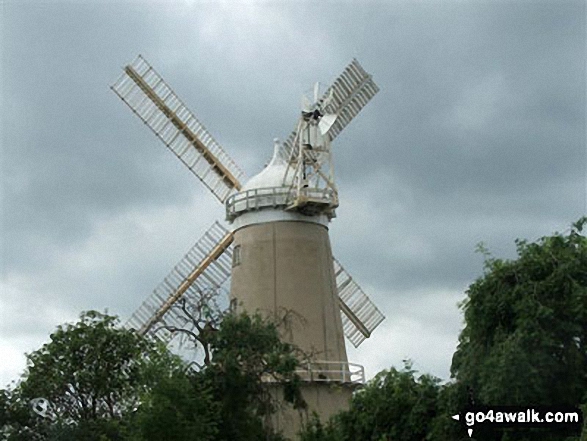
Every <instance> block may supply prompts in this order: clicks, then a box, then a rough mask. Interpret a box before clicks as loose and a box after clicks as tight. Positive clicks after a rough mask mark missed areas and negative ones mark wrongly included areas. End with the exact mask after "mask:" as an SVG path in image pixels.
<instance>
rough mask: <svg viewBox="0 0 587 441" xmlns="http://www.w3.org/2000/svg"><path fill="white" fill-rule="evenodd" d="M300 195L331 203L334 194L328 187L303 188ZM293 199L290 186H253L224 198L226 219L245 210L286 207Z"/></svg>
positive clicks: (293, 194) (231, 218) (230, 218)
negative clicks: (253, 187)
mask: <svg viewBox="0 0 587 441" xmlns="http://www.w3.org/2000/svg"><path fill="white" fill-rule="evenodd" d="M300 193H301V195H302V196H303V197H304V198H306V199H308V200H312V201H323V202H324V203H327V204H331V203H333V202H334V200H335V194H334V192H333V191H332V190H331V189H330V188H325V189H318V188H303V189H301V191H300ZM294 199H295V189H293V188H291V187H269V188H255V189H252V190H246V191H241V192H239V193H236V194H233V195H232V196H230V197H229V198H228V199H227V200H226V219H227V220H229V221H232V220H234V219H235V218H236V217H237V216H239V215H240V214H241V213H243V212H246V211H254V210H260V209H263V208H277V207H287V206H288V205H290V204H291V203H292V201H294Z"/></svg>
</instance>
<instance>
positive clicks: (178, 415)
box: [136, 311, 305, 441]
mask: <svg viewBox="0 0 587 441" xmlns="http://www.w3.org/2000/svg"><path fill="white" fill-rule="evenodd" d="M190 315H191V316H192V317H194V318H198V320H199V324H198V327H195V326H193V327H190V328H191V329H189V330H187V331H186V330H184V329H177V328H174V327H166V329H167V330H168V331H171V332H174V333H176V332H177V333H181V334H184V335H187V336H189V337H190V338H191V339H192V340H193V344H194V345H198V347H202V346H204V345H205V346H206V347H207V348H208V351H207V352H205V353H204V360H205V361H204V363H203V364H192V365H191V366H192V369H188V370H185V371H183V372H182V373H181V374H178V375H175V376H173V377H171V378H169V379H166V380H164V381H160V382H159V384H158V385H157V386H156V387H155V388H154V389H153V390H152V391H151V393H150V394H149V395H148V396H147V397H146V399H145V401H144V403H143V404H142V405H141V407H140V408H139V410H138V412H137V421H136V423H137V424H136V427H137V428H138V429H137V432H138V433H139V434H140V435H139V436H138V437H137V438H136V439H137V440H145V441H150V440H153V441H155V440H161V439H165V440H168V441H180V440H181V441H188V440H194V441H196V440H197V441H223V440H235V441H238V440H247V441H248V440H251V441H252V440H261V439H264V440H278V439H281V437H280V436H279V434H277V433H274V431H273V430H272V427H271V424H269V420H270V418H271V415H272V413H273V412H274V411H275V410H276V407H277V403H276V400H275V397H274V396H273V395H272V394H271V393H270V391H269V389H268V388H267V381H268V380H273V381H276V382H279V383H280V384H282V385H283V386H284V391H285V401H286V402H290V403H292V405H294V406H296V407H303V406H304V404H305V403H304V402H303V400H302V399H301V395H300V391H299V378H298V376H297V375H296V373H295V369H296V367H297V366H298V360H297V358H296V355H297V351H296V349H295V348H294V347H293V346H291V345H289V344H287V343H283V342H281V340H280V338H279V333H278V330H277V326H276V325H275V324H274V323H272V322H271V321H269V320H266V319H264V318H262V317H261V316H260V315H254V316H249V315H247V314H240V315H236V314H225V315H224V317H223V319H222V321H221V322H220V323H219V325H218V328H217V329H216V328H214V327H213V326H209V323H208V322H206V320H202V318H201V316H200V315H199V314H197V312H195V311H194V312H190ZM207 330H208V331H207ZM202 332H206V335H205V336H204V338H202V336H201V333H202Z"/></svg>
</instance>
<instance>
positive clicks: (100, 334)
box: [0, 311, 179, 440]
mask: <svg viewBox="0 0 587 441" xmlns="http://www.w3.org/2000/svg"><path fill="white" fill-rule="evenodd" d="M116 324H117V319H116V317H112V316H108V315H105V314H101V313H99V312H96V311H90V312H85V313H82V315H81V317H80V320H79V321H78V322H77V323H75V324H66V325H63V326H59V327H58V328H57V330H56V331H55V332H54V333H53V334H51V336H50V342H49V343H46V344H44V345H43V346H42V347H41V348H40V349H38V350H37V351H35V352H33V353H31V354H29V355H27V371H26V372H25V374H24V375H23V378H22V379H21V381H20V383H19V384H18V385H17V387H16V388H15V389H14V390H12V391H3V394H2V400H0V401H1V402H2V405H1V407H2V416H3V421H2V424H1V425H0V426H1V427H2V428H3V430H4V432H5V436H6V437H7V438H8V439H11V440H13V439H14V440H16V439H51V440H57V439H59V440H68V439H85V440H94V439H95V440H101V439H102V438H103V437H106V439H119V438H120V437H121V436H122V432H123V431H124V422H123V421H122V417H123V416H125V415H127V414H129V412H131V411H132V410H134V409H135V408H136V407H137V406H138V404H139V401H140V397H141V395H143V394H144V393H146V392H147V391H148V390H149V389H150V388H151V387H152V385H153V384H155V380H156V379H158V378H159V377H161V376H162V375H165V373H166V372H168V371H170V370H172V369H173V368H174V367H176V366H178V363H179V362H178V361H177V360H176V359H174V358H173V357H172V356H170V354H169V353H168V352H167V351H166V350H165V349H164V348H161V347H158V346H156V345H155V344H154V343H152V342H150V341H148V340H146V339H144V338H142V337H141V336H139V335H137V334H136V333H135V332H134V331H131V330H128V329H120V328H117V327H116ZM34 398H45V399H47V400H48V401H49V402H50V411H51V414H52V415H53V420H51V419H47V418H45V419H43V418H41V417H39V416H38V415H35V414H34V413H33V412H32V411H31V406H30V400H32V399H34Z"/></svg>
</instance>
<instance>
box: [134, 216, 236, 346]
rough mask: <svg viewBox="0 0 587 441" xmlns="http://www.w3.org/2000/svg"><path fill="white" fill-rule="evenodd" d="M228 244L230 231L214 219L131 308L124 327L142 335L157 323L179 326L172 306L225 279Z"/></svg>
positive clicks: (229, 264) (229, 265)
mask: <svg viewBox="0 0 587 441" xmlns="http://www.w3.org/2000/svg"><path fill="white" fill-rule="evenodd" d="M231 244H232V233H230V232H229V231H228V230H226V229H225V228H224V227H222V226H221V225H220V224H219V223H218V222H215V223H214V224H213V225H212V226H211V227H210V228H209V229H208V231H206V233H205V234H204V236H202V237H201V238H200V239H199V240H198V241H197V242H196V244H195V245H194V246H193V247H192V248H191V249H190V250H189V251H188V253H187V254H186V255H185V256H184V258H183V259H182V260H181V261H180V262H179V263H178V264H177V265H176V266H175V267H174V268H173V270H171V272H170V273H169V275H168V276H167V277H166V278H165V279H164V280H163V282H161V283H160V284H159V286H157V288H155V290H154V291H153V293H152V294H151V296H150V297H148V298H147V300H145V301H144V302H143V304H142V305H141V306H140V307H139V309H137V310H136V311H135V313H134V314H133V315H132V316H131V318H130V319H129V320H128V322H127V326H128V327H131V328H134V329H136V330H137V331H139V333H141V334H143V335H144V334H147V333H150V332H151V333H152V332H153V330H154V325H155V324H157V323H159V322H161V323H166V324H170V325H173V326H177V327H183V326H184V324H185V322H184V321H183V320H182V319H181V317H180V316H179V315H178V313H177V310H172V309H171V308H172V306H173V305H174V304H175V303H176V302H177V301H178V300H179V299H180V298H185V299H187V300H188V301H189V300H190V299H191V300H194V299H195V298H199V297H200V296H201V295H202V293H206V292H208V291H209V290H210V289H218V288H220V287H221V286H222V285H223V284H224V283H225V282H226V281H227V280H228V278H229V277H230V271H231V268H232V247H231Z"/></svg>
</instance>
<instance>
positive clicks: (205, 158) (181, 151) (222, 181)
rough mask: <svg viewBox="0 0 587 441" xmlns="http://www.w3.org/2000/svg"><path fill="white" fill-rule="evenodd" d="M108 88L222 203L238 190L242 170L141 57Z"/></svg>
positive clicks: (127, 67)
mask: <svg viewBox="0 0 587 441" xmlns="http://www.w3.org/2000/svg"><path fill="white" fill-rule="evenodd" d="M111 89H112V90H113V91H114V92H115V93H116V94H117V95H118V96H119V97H120V98H121V99H122V100H123V101H124V102H125V103H126V104H127V105H128V106H129V107H130V108H131V109H132V111H133V112H134V113H136V115H137V116H138V117H139V118H140V119H141V120H142V121H143V122H144V123H145V124H147V126H149V128H150V129H151V130H152V131H153V132H154V133H155V134H156V135H157V136H158V137H159V139H161V141H163V143H164V144H165V145H166V146H167V147H168V148H169V149H170V150H171V151H172V152H173V153H174V154H175V155H176V156H177V157H178V158H179V159H180V160H181V161H182V162H183V163H184V164H185V165H186V166H187V167H188V168H189V169H190V170H191V171H192V173H194V174H195V175H196V176H197V177H198V179H200V180H201V181H202V182H203V183H204V185H206V187H208V188H209V189H210V191H212V193H213V194H214V195H215V196H216V197H217V198H218V199H219V200H220V201H221V202H224V201H225V200H226V198H227V197H228V196H230V194H232V193H233V192H234V191H235V190H239V189H240V188H241V181H242V179H243V173H242V171H241V170H240V169H239V168H238V166H237V165H236V164H235V162H234V161H233V160H232V159H231V158H230V157H229V156H228V154H227V153H226V152H225V151H224V150H223V149H222V147H220V145H219V144H218V143H217V142H216V140H215V139H214V138H213V137H212V135H210V133H209V132H208V131H207V130H206V128H205V127H204V125H203V124H202V123H201V122H200V121H198V119H197V118H196V117H195V116H194V115H193V113H192V112H190V111H189V110H188V108H187V107H186V106H185V105H184V104H183V102H182V101H181V100H180V99H179V98H178V97H177V95H176V94H175V93H174V92H173V91H172V90H171V88H170V87H169V86H168V85H167V83H165V81H163V79H162V78H161V76H159V74H158V73H157V72H156V71H155V70H154V69H153V68H152V67H151V66H150V65H149V64H148V63H147V62H146V61H145V59H144V58H142V57H141V56H140V55H139V56H138V57H137V58H136V59H135V61H133V62H132V64H130V65H128V66H126V67H125V68H124V73H123V74H122V75H121V76H120V78H119V79H118V80H117V81H116V82H115V83H114V85H112V86H111Z"/></svg>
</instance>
